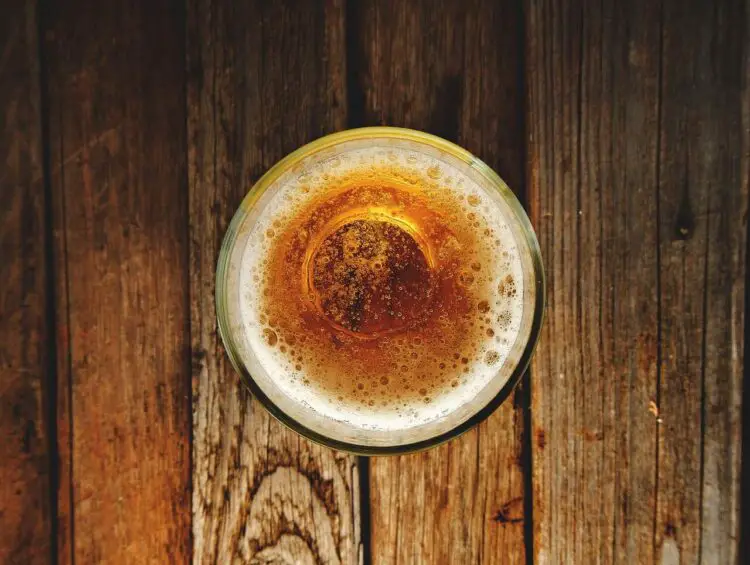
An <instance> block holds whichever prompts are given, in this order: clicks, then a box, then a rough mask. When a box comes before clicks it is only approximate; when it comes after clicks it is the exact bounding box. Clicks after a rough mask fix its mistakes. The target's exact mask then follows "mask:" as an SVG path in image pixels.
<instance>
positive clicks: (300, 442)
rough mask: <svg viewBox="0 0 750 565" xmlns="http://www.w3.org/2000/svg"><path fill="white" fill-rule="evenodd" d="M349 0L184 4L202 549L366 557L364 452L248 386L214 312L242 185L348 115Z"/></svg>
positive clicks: (337, 559)
mask: <svg viewBox="0 0 750 565" xmlns="http://www.w3.org/2000/svg"><path fill="white" fill-rule="evenodd" d="M343 26H344V13H343V9H342V4H341V2H339V1H338V0H337V1H329V2H325V3H315V2H281V3H273V4H271V3H267V2H262V1H253V2H242V3H237V2H231V1H229V0H194V1H191V2H189V4H188V67H189V80H188V132H189V179H190V239H191V246H190V281H191V306H192V310H191V319H192V351H193V402H194V411H193V430H194V449H193V484H194V491H193V537H194V540H195V557H194V561H195V562H196V563H311V564H312V563H359V562H361V561H362V559H363V553H362V546H361V541H360V540H361V535H360V513H359V504H360V495H359V476H358V467H357V460H356V458H355V457H352V456H349V455H345V454H341V453H336V452H334V451H331V450H328V449H326V448H323V447H320V446H317V445H314V444H311V443H310V442H308V441H306V440H304V439H302V438H301V437H300V436H298V435H297V434H296V433H294V432H292V431H290V430H287V429H286V428H284V427H283V426H282V425H281V424H279V423H278V422H277V421H276V420H274V419H273V418H272V417H271V416H270V415H269V414H268V413H267V412H266V411H265V410H264V409H263V408H262V406H261V405H260V404H259V403H258V402H257V401H255V400H252V399H251V398H250V395H249V394H248V393H247V392H246V390H245V389H244V387H243V386H242V385H241V383H240V381H239V377H238V375H237V373H235V371H234V370H233V369H232V366H231V364H230V362H229V360H228V358H227V356H226V354H225V352H224V349H223V346H222V343H221V339H220V338H219V335H218V328H217V322H216V316H215V313H214V278H215V268H216V261H217V258H218V252H219V248H220V245H221V241H222V238H223V235H224V232H225V230H226V228H227V226H228V224H229V221H230V219H231V217H232V215H233V214H234V211H235V210H236V208H237V206H238V205H239V203H240V201H241V199H242V198H243V197H244V196H245V194H246V193H247V191H248V190H249V189H250V188H251V187H252V185H253V183H254V182H255V181H256V180H258V178H259V177H260V176H261V175H262V174H263V173H264V172H265V171H266V170H267V169H268V168H269V167H270V166H271V165H273V164H274V163H275V162H276V161H277V160H278V159H280V158H281V157H283V156H284V155H286V154H287V153H289V152H291V151H292V150H294V149H296V148H297V147H298V146H300V145H302V144H303V143H306V142H308V141H311V140H312V139H314V138H316V137H319V136H321V135H324V134H326V133H329V132H331V131H334V130H338V129H343V128H344V125H345V120H346V94H345V78H344V73H345V67H344V27H343Z"/></svg>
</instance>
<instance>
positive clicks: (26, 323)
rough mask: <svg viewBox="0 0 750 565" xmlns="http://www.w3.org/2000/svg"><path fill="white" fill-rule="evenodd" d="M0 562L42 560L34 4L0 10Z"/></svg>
mask: <svg viewBox="0 0 750 565" xmlns="http://www.w3.org/2000/svg"><path fill="white" fill-rule="evenodd" d="M0 85H2V87H0V163H1V164H2V165H1V166H0V562H1V563H7V564H9V565H10V564H18V565H21V564H23V565H25V564H36V563H49V562H50V559H51V548H50V536H51V528H50V504H49V502H50V473H49V465H50V463H51V458H50V455H49V447H50V446H49V434H48V429H47V428H48V425H49V414H48V413H47V409H46V406H47V404H48V400H49V399H48V398H47V396H48V394H49V388H48V384H49V380H48V376H49V367H48V364H49V363H50V357H49V351H48V349H47V347H46V345H47V343H48V341H49V327H48V323H47V320H48V317H47V306H48V300H47V296H46V290H45V289H46V281H47V277H48V275H49V272H48V269H47V265H46V261H45V229H46V228H45V224H44V218H45V193H44V183H43V181H42V140H41V111H40V94H39V51H38V23H37V14H36V4H35V3H33V2H24V1H23V0H13V1H11V2H6V3H5V4H4V6H3V16H2V18H0Z"/></svg>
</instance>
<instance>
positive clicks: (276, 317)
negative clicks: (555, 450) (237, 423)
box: [220, 128, 541, 451]
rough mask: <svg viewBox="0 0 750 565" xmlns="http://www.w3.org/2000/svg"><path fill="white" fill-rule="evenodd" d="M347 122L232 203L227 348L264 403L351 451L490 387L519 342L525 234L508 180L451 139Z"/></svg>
mask: <svg viewBox="0 0 750 565" xmlns="http://www.w3.org/2000/svg"><path fill="white" fill-rule="evenodd" d="M354 131H355V132H357V131H359V132H360V135H359V136H357V135H354V137H353V138H352V139H349V140H348V142H347V139H346V137H344V138H343V140H342V141H341V143H333V144H332V145H331V146H330V147H325V148H324V149H321V150H320V151H318V152H313V153H312V154H310V155H307V157H306V158H304V159H294V158H292V159H291V162H289V163H287V164H284V163H283V162H282V164H281V165H280V168H281V169H282V170H281V171H279V170H278V169H277V171H275V174H274V175H273V177H274V179H273V182H271V183H270V184H269V185H268V186H266V187H262V189H263V190H262V191H261V192H262V194H260V195H259V196H258V197H257V198H256V199H255V202H252V203H251V205H250V212H251V213H250V214H248V213H247V210H242V211H241V212H242V217H243V219H244V222H243V224H242V226H241V227H240V229H239V230H238V235H239V236H240V237H235V241H234V242H232V244H233V247H236V246H237V241H238V240H241V241H242V249H241V250H239V251H238V250H236V249H233V251H234V253H232V254H231V261H230V263H229V270H230V271H231V272H232V273H234V275H233V276H230V277H229V278H230V279H232V280H234V286H235V287H236V289H233V291H232V293H235V292H236V301H235V302H234V303H233V304H231V309H232V312H233V313H234V319H235V328H234V330H233V332H232V333H233V334H236V335H237V336H238V339H235V340H232V341H233V343H232V344H228V345H230V346H231V349H230V355H231V356H232V358H233V360H234V361H235V364H237V365H238V366H239V367H238V368H240V370H241V372H243V373H245V374H246V376H247V377H248V379H249V381H250V383H251V385H254V386H253V389H254V391H255V392H256V393H257V394H259V395H260V396H261V398H262V399H263V400H265V401H266V403H267V405H269V407H270V408H271V409H272V411H274V413H276V415H278V416H280V417H282V419H283V420H285V421H287V423H290V425H292V426H293V427H295V428H297V429H299V430H300V431H302V432H303V433H307V435H311V436H312V437H314V438H315V439H319V440H321V441H325V442H326V443H330V444H332V445H335V446H337V447H348V448H352V449H355V450H360V451H367V450H368V449H369V448H374V449H376V450H377V449H378V448H379V447H382V448H386V449H387V448H391V447H394V446H395V447H396V448H398V447H401V446H405V445H406V446H409V445H419V444H420V442H427V443H429V442H430V440H432V439H434V438H438V437H440V436H441V435H447V436H449V435H450V433H451V432H452V431H453V430H455V429H458V428H460V427H461V425H462V424H465V423H466V422H467V421H470V420H471V419H472V417H474V418H475V417H476V415H477V414H478V413H479V412H481V411H482V409H484V408H485V407H486V406H487V405H490V404H492V402H493V400H496V399H497V398H498V397H499V396H501V394H502V392H503V390H504V389H505V388H507V387H506V385H508V384H511V385H512V383H511V382H510V381H511V380H512V376H513V373H514V371H515V372H516V373H518V371H517V370H516V369H518V365H519V363H520V362H521V361H522V359H521V358H522V357H523V356H524V352H528V353H530V349H529V348H528V345H529V342H530V341H531V342H532V344H533V338H534V337H535V336H532V333H534V332H535V331H536V330H534V328H533V327H532V326H534V325H535V320H536V325H537V326H538V317H539V314H540V312H537V311H536V310H537V308H538V307H539V303H538V300H537V299H538V298H539V296H538V295H539V292H540V287H541V269H540V268H539V269H538V271H535V269H536V268H538V262H536V263H535V256H534V253H535V252H536V253H537V254H538V250H536V248H535V245H536V241H535V239H533V233H531V238H532V240H531V242H529V240H528V235H529V232H530V228H528V231H527V232H524V230H523V229H519V224H521V225H520V227H521V228H523V227H528V226H527V225H526V226H524V225H523V221H525V216H523V217H522V218H520V221H519V218H518V217H517V215H518V214H519V212H520V213H521V214H522V211H520V207H518V206H517V203H515V207H514V206H511V205H508V198H512V195H511V194H510V193H509V192H508V191H507V188H505V192H503V191H502V190H499V189H498V187H497V186H496V184H493V183H492V182H489V180H495V179H496V177H492V176H490V179H489V180H487V179H484V178H483V177H482V175H481V174H472V171H473V169H471V166H469V167H468V168H467V166H466V162H465V161H462V160H461V159H458V158H451V155H450V153H449V152H446V151H445V150H444V147H443V146H442V144H445V146H446V147H447V148H448V149H451V148H454V147H455V146H452V145H450V144H448V143H447V142H444V141H442V140H437V138H431V137H429V136H424V134H418V133H416V132H413V133H414V135H416V136H418V137H417V139H416V140H415V139H412V138H411V137H410V134H409V133H408V130H406V131H405V130H395V129H394V128H374V130H372V131H369V132H368V130H364V131H363V130H354ZM346 133H350V132H345V133H344V134H343V135H344V136H345V134H346ZM366 133H371V134H372V135H369V136H368V135H366ZM378 133H380V134H384V133H385V134H392V136H389V135H381V136H380V137H379V136H378V135H377V134H378ZM339 135H342V134H339ZM350 135H352V134H351V133H350ZM402 136H405V137H402ZM436 140H437V141H436ZM438 141H439V142H440V143H438ZM430 142H432V143H433V144H437V147H435V146H434V145H432V144H431V143H430ZM456 149H458V148H456ZM459 151H460V150H459ZM459 155H460V156H464V154H463V153H459ZM292 157H294V156H292ZM497 180H498V181H499V179H497ZM500 182H501V181H500ZM501 188H502V187H501ZM513 202H515V201H513ZM244 207H245V205H243V208H244ZM230 231H231V230H230ZM225 247H226V244H225ZM537 257H538V255H537ZM220 267H221V265H220ZM220 284H221V283H220ZM220 306H221V305H220ZM220 319H221V312H220ZM220 321H221V320H220ZM532 330H534V331H532ZM222 333H223V335H225V338H226V333H227V332H225V331H224V328H222ZM519 340H520V341H519ZM237 342H239V344H238V343H237ZM232 350H234V351H232ZM488 391H489V393H490V394H488ZM478 398H479V399H480V400H481V401H480V402H477V399H478ZM276 399H278V400H279V401H278V402H277V401H275V400H276ZM284 406H285V407H286V408H284ZM457 414H458V415H459V416H458V418H457V417H456V415H457ZM287 418H288V419H287ZM295 424H296V425H295ZM326 440H329V441H326Z"/></svg>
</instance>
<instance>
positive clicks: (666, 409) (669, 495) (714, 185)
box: [654, 0, 750, 565]
mask: <svg viewBox="0 0 750 565" xmlns="http://www.w3.org/2000/svg"><path fill="white" fill-rule="evenodd" d="M746 10H747V4H746V3H744V2H743V1H742V0H722V1H720V2H713V3H710V2H700V1H697V0H696V1H693V2H680V1H678V0H665V2H664V8H663V22H664V23H663V32H662V37H663V48H662V52H663V55H662V81H661V84H662V102H661V108H662V110H661V128H660V140H661V151H660V161H659V164H660V167H659V235H660V242H659V244H660V267H661V268H660V285H661V293H660V294H661V301H660V304H661V320H660V321H661V342H662V349H661V352H662V353H661V359H662V370H661V375H660V376H661V378H660V381H659V403H658V404H659V411H660V418H661V419H662V423H661V425H660V426H659V429H658V431H659V464H658V471H659V476H658V486H659V489H658V508H657V519H656V524H655V536H656V537H655V540H654V541H655V545H656V552H657V555H658V556H661V558H662V559H663V560H664V559H665V558H666V556H667V555H669V554H672V555H674V557H675V558H677V557H679V559H680V560H681V561H682V562H690V561H695V559H696V557H698V558H699V559H700V562H701V563H705V564H711V565H714V564H716V565H719V564H722V563H738V562H740V561H738V557H739V555H738V552H737V543H738V540H739V537H740V531H739V477H740V433H741V411H740V404H741V398H742V393H741V383H742V370H743V358H744V351H743V341H744V339H743V333H744V321H743V316H744V308H745V305H744V293H745V270H746V265H745V246H746V221H747V218H746V214H747V205H748V187H747V182H748V176H747V175H748V170H747V163H748V159H750V156H749V154H748V152H749V151H750V145H748V143H747V142H748V139H747V137H746V136H747V131H748V125H750V122H748V118H749V117H750V116H748V115H747V100H748V94H747V92H746V91H744V90H743V89H744V88H745V87H746V82H747V78H748V77H749V76H750V75H748V72H747V71H748V68H747V62H746V59H744V57H746V56H747V53H743V50H747V47H748V36H747V33H748V31H750V30H748V29H747V27H746V26H747V24H746V16H747V14H746ZM743 59H744V60H743Z"/></svg>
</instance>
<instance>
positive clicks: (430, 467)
mask: <svg viewBox="0 0 750 565" xmlns="http://www.w3.org/2000/svg"><path fill="white" fill-rule="evenodd" d="M349 9H350V10H352V12H351V13H350V14H349V22H350V29H349V36H350V41H351V42H352V43H351V44H350V46H349V47H350V51H349V52H350V58H349V61H348V64H349V65H352V66H353V68H352V71H353V72H352V75H353V78H354V80H353V81H352V84H351V85H350V86H351V87H352V89H353V91H352V92H350V99H351V100H352V101H353V103H352V105H351V108H350V113H351V120H350V123H351V125H364V124H366V125H373V124H386V125H396V126H406V127H412V128H415V129H420V130H425V131H428V132H431V133H435V134H437V135H440V136H443V137H445V138H447V139H450V140H453V141H456V142H457V143H459V144H461V145H463V146H465V147H466V148H467V149H469V150H470V151H472V152H474V153H475V154H476V155H478V156H479V157H480V158H482V159H484V160H485V161H486V162H488V163H489V164H490V166H492V167H494V168H495V169H496V170H497V171H498V172H499V173H500V175H501V176H503V177H504V178H505V179H506V180H507V181H508V183H509V184H510V185H511V186H512V187H514V188H515V189H516V190H520V191H522V190H523V184H524V168H523V161H524V144H525V142H524V134H523V115H524V101H523V83H522V76H521V69H522V56H523V44H522V25H523V18H522V11H521V3H520V2H514V1H507V2H500V3H498V2H490V1H482V0H478V1H473V2H471V1H470V2H465V1H455V2H443V3H441V4H440V6H439V7H437V6H436V5H435V3H432V2H388V1H379V0H372V1H367V2H363V3H357V4H354V5H350V6H349ZM355 89H356V90H355ZM517 394H518V393H517ZM519 398H522V396H517V397H516V400H518V399H519ZM522 435H523V408H522V406H521V405H520V403H519V402H514V400H513V399H512V398H511V399H509V400H508V401H507V402H506V403H505V404H504V405H503V406H502V407H501V408H500V409H499V410H498V411H497V412H496V413H495V414H494V415H493V416H492V417H491V418H490V419H489V420H488V421H486V422H485V423H483V424H482V425H481V426H480V427H479V428H477V429H475V430H472V431H470V432H469V433H467V434H465V435H464V436H462V437H460V438H458V439H456V440H454V441H451V442H449V443H448V444H446V445H443V446H441V447H439V448H436V449H434V450H430V451H428V452H425V453H420V454H416V455H409V456H403V457H394V458H379V459H372V460H371V480H370V485H371V507H372V527H371V532H372V559H373V563H479V562H482V563H525V560H526V557H525V550H524V521H525V519H524V481H523V468H522V464H521V461H520V459H521V451H522Z"/></svg>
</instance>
